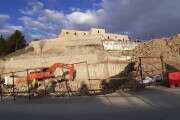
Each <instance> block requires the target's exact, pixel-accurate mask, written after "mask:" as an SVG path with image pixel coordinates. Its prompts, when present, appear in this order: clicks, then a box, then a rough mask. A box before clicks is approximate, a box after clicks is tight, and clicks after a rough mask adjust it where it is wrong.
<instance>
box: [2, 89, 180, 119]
mask: <svg viewBox="0 0 180 120" xmlns="http://www.w3.org/2000/svg"><path fill="white" fill-rule="evenodd" d="M32 119H39V120H40V119H43V120H49V119H50V120H53V119H54V120H55V119H56V120H58V119H61V120H87V119H89V120H94V119H95V120H101V119H102V120H113V119H117V120H120V119H122V120H132V119H134V120H145V119H146V120H180V89H167V88H161V87H159V88H148V89H146V90H143V91H137V92H129V93H124V92H116V93H113V94H110V95H106V96H97V97H71V98H68V97H66V98H57V99H46V100H45V99H41V100H33V101H31V102H30V103H28V102H25V100H24V101H23V102H22V100H18V99H17V101H16V102H1V103H0V120H32Z"/></svg>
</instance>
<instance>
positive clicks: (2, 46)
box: [0, 35, 6, 56]
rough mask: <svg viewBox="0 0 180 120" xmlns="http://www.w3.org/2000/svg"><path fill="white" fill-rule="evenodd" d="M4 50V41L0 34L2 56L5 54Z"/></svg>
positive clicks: (0, 52) (0, 53)
mask: <svg viewBox="0 0 180 120" xmlns="http://www.w3.org/2000/svg"><path fill="white" fill-rule="evenodd" d="M5 50H6V41H5V38H4V37H3V36H2V35H1V36H0V56H3V55H4V54H5Z"/></svg>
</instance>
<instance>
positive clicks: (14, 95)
mask: <svg viewBox="0 0 180 120" xmlns="http://www.w3.org/2000/svg"><path fill="white" fill-rule="evenodd" d="M72 64H74V66H75V69H76V77H75V80H74V81H67V82H61V83H57V84H50V83H49V81H50V79H45V80H42V81H41V82H40V87H38V90H37V89H36V90H33V89H31V83H29V81H28V77H27V76H28V74H29V73H30V72H31V71H34V70H37V68H31V69H26V70H23V71H16V72H10V73H3V74H1V75H0V80H1V89H0V90H1V91H0V92H1V100H4V101H6V100H14V101H15V100H17V99H19V98H20V99H21V98H24V99H27V100H29V101H30V100H31V99H34V98H39V97H47V96H56V97H63V96H80V95H90V96H91V95H99V94H105V93H104V91H103V89H102V88H103V86H102V82H103V81H105V80H119V79H122V77H120V76H116V75H117V74H119V73H121V71H123V70H124V68H125V67H126V66H127V63H124V62H122V63H120V62H119V63H116V62H112V61H110V60H108V59H107V60H106V61H101V62H99V63H93V64H92V63H91V64H88V63H87V61H82V62H78V63H72ZM4 79H6V81H5V82H4ZM51 79H52V78H51ZM7 80H8V81H7ZM8 84H10V85H8ZM52 86H53V87H52ZM106 92H110V91H106Z"/></svg>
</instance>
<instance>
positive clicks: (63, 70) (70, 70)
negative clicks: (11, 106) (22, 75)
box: [27, 63, 76, 86]
mask: <svg viewBox="0 0 180 120" xmlns="http://www.w3.org/2000/svg"><path fill="white" fill-rule="evenodd" d="M75 75H76V70H75V69H74V65H73V64H63V63H55V64H53V65H51V66H50V67H47V68H36V69H33V72H30V73H28V75H27V80H28V81H29V83H32V84H33V83H34V84H35V82H37V81H42V80H44V79H48V78H51V79H53V80H54V81H73V80H74V78H75ZM32 86H34V85H32Z"/></svg>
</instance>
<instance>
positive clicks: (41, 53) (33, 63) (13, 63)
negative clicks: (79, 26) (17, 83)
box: [1, 28, 137, 84]
mask: <svg viewBox="0 0 180 120" xmlns="http://www.w3.org/2000/svg"><path fill="white" fill-rule="evenodd" d="M136 46H137V43H135V42H131V41H130V40H129V38H128V36H127V35H118V34H111V33H106V32H105V30H104V29H96V28H92V29H91V30H90V31H76V30H62V32H61V33H60V35H59V37H58V38H55V39H48V40H40V41H32V42H31V43H30V44H29V46H28V47H27V48H25V49H24V50H20V51H17V52H15V53H13V54H12V55H9V56H8V57H7V58H6V60H5V61H2V62H1V70H2V71H3V72H12V71H18V70H24V69H27V68H37V67H45V66H50V65H52V64H53V63H78V62H84V63H81V64H76V65H75V68H76V70H77V75H76V76H77V77H76V79H77V80H79V81H87V80H88V77H89V78H90V79H106V78H108V77H110V76H113V75H116V74H118V73H120V72H121V71H122V70H123V69H124V67H125V66H126V65H127V64H128V60H130V59H131V57H132V54H131V52H132V51H133V49H134V48H135V47H136ZM86 62H87V64H88V66H87V64H86ZM87 67H88V69H87ZM2 71H1V72H2ZM88 72H89V73H88ZM21 76H26V74H21ZM79 83H80V82H79ZM93 83H95V82H93ZM93 83H92V84H93Z"/></svg>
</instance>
